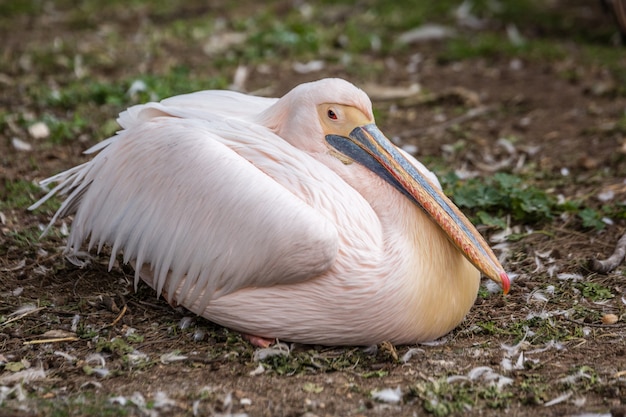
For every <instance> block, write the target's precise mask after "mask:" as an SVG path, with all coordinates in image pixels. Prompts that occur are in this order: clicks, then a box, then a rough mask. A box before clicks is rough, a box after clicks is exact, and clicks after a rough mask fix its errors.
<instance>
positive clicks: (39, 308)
mask: <svg viewBox="0 0 626 417" xmlns="http://www.w3.org/2000/svg"><path fill="white" fill-rule="evenodd" d="M44 308H45V307H37V308H34V309H32V310H28V311H27V312H25V313H22V314H20V315H19V316H16V317H11V318H10V319H8V320H7V321H5V322H4V323H2V324H0V325H1V326H6V325H7V324H9V323H12V322H14V321H18V320H20V319H23V318H24V317H26V316H28V315H29V314H33V313H36V312H38V311H41V310H43V309H44Z"/></svg>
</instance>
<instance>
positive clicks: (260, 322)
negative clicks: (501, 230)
mask: <svg viewBox="0 0 626 417" xmlns="http://www.w3.org/2000/svg"><path fill="white" fill-rule="evenodd" d="M118 122H119V124H120V125H121V126H122V128H123V130H122V131H120V132H119V133H118V134H117V135H116V136H114V137H111V138H109V139H107V140H105V141H103V142H101V143H99V144H97V145H95V146H94V147H92V148H91V149H89V150H88V151H87V153H93V152H96V151H99V153H98V154H97V155H96V156H95V157H94V158H93V159H92V160H90V161H89V162H86V163H84V164H82V165H79V166H76V167H74V168H72V169H69V170H67V171H65V172H62V173H60V174H58V175H56V176H53V177H51V178H49V179H47V180H45V181H44V182H43V184H44V185H45V184H50V183H59V184H58V185H57V186H56V187H55V188H54V189H52V191H50V192H49V193H48V194H47V195H46V196H45V197H43V198H42V199H41V200H40V201H39V202H37V203H36V204H34V205H33V206H32V207H31V208H35V207H37V206H38V205H40V204H42V203H43V202H44V201H45V200H47V199H48V198H50V197H51V196H52V195H54V194H57V193H58V194H61V195H67V198H66V199H65V201H64V202H63V204H62V205H61V207H60V208H59V210H58V211H57V213H56V214H55V215H54V217H53V218H52V220H51V222H50V224H53V223H54V222H55V221H56V220H57V219H58V218H60V217H64V216H67V215H70V214H74V219H73V222H72V226H71V233H70V235H69V237H68V242H67V246H66V249H65V253H66V254H68V255H76V254H77V253H78V251H79V250H80V248H81V246H82V245H83V243H84V241H85V240H88V245H87V246H88V248H89V249H92V248H93V247H97V249H98V251H100V250H101V249H102V247H103V245H105V244H108V245H110V247H111V258H110V264H109V268H110V267H111V266H112V265H113V263H114V260H115V258H116V256H117V254H118V253H123V261H124V262H125V263H127V262H131V263H132V265H133V267H134V268H135V271H136V272H135V286H137V283H138V281H139V279H140V278H141V279H142V280H143V281H145V282H146V283H147V284H148V285H150V286H151V287H152V288H154V289H155V290H156V292H157V296H158V295H160V294H163V295H164V296H165V297H166V299H167V301H168V302H169V303H170V304H178V305H182V306H184V307H186V308H187V309H189V310H191V311H193V312H194V313H196V314H198V315H201V316H203V317H205V318H207V319H209V320H211V321H213V322H215V323H218V324H221V325H223V326H226V327H229V328H231V329H234V330H237V331H239V332H242V333H244V334H248V335H255V336H258V337H259V338H258V339H255V340H257V341H258V340H261V341H265V340H271V339H274V338H277V339H280V340H285V341H292V342H301V343H310V344H324V345H369V344H375V343H380V342H383V341H389V342H392V343H395V344H407V343H415V342H420V341H427V340H432V339H436V338H438V337H440V336H442V335H444V334H446V333H447V332H449V331H450V330H452V329H453V328H454V327H455V326H457V325H458V324H459V323H460V322H461V321H462V320H463V318H464V317H465V315H466V314H467V312H468V311H469V309H470V307H471V306H472V304H473V303H474V301H475V298H476V294H477V291H478V286H479V281H480V272H479V271H482V272H483V273H484V274H485V275H486V276H487V277H488V278H490V279H492V280H493V281H495V282H497V283H499V284H500V285H501V286H502V288H503V290H504V292H505V293H506V292H508V290H509V286H510V281H509V278H508V276H507V275H506V273H505V272H504V270H503V268H502V266H501V265H500V263H499V262H498V260H497V259H496V257H495V256H494V254H493V252H492V251H491V249H490V248H489V246H488V245H487V243H486V242H485V241H484V240H483V238H482V237H481V236H480V234H479V233H478V232H477V231H476V229H475V228H474V227H473V226H472V224H471V223H470V222H469V220H468V219H467V218H466V217H465V216H464V215H463V214H462V213H461V212H460V211H459V210H458V208H457V207H456V206H455V205H454V204H453V203H452V202H451V201H450V200H449V199H448V198H447V197H446V196H445V195H444V194H443V192H442V191H441V186H440V185H439V182H438V180H437V178H436V177H435V175H434V174H433V173H431V172H430V171H428V170H427V169H426V168H425V167H424V166H423V165H422V164H421V163H420V162H418V161H417V160H415V159H414V158H413V157H412V156H410V155H409V154H407V153H406V152H403V151H402V150H401V149H399V148H397V147H396V146H394V145H393V144H392V143H391V142H390V141H389V140H388V139H387V138H386V137H385V136H384V135H383V134H382V132H381V131H380V130H379V129H378V128H377V126H376V125H375V124H374V116H373V113H372V104H371V101H370V99H369V98H368V96H367V95H366V94H365V93H364V92H363V91H362V90H360V89H358V88H357V87H355V86H354V85H352V84H351V83H349V82H347V81H344V80H341V79H323V80H320V81H316V82H311V83H306V84H301V85H299V86H297V87H295V88H294V89H293V90H291V91H290V92H289V93H287V94H286V95H285V96H284V97H282V98H280V99H275V98H261V97H254V96H249V95H244V94H240V93H236V92H231V91H200V92H196V93H192V94H186V95H181V96H175V97H171V98H168V99H165V100H163V101H161V102H159V103H148V104H144V105H137V106H133V107H130V108H129V109H128V110H126V111H124V112H122V113H121V114H120V116H119V119H118ZM48 227H50V226H48ZM259 343H260V344H262V342H259Z"/></svg>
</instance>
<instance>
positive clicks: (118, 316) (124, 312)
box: [100, 304, 127, 330]
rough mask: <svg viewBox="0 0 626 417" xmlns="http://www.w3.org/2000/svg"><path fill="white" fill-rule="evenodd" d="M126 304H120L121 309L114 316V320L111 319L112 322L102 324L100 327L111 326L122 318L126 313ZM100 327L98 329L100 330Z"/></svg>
mask: <svg viewBox="0 0 626 417" xmlns="http://www.w3.org/2000/svg"><path fill="white" fill-rule="evenodd" d="M126 310H127V308H126V304H124V305H123V306H122V311H120V314H118V315H117V317H116V318H115V320H113V322H112V323H111V324H107V325H106V326H104V327H103V328H102V329H106V328H107V327H113V326H115V325H116V324H117V323H118V322H119V321H120V320H122V317H123V316H124V314H126ZM102 329H100V330H102Z"/></svg>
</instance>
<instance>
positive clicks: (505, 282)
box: [500, 271, 511, 295]
mask: <svg viewBox="0 0 626 417" xmlns="http://www.w3.org/2000/svg"><path fill="white" fill-rule="evenodd" d="M500 282H501V285H502V292H503V293H504V294H505V295H506V294H508V293H509V290H510V289H511V279H510V278H509V276H508V275H507V274H506V272H504V271H501V272H500Z"/></svg>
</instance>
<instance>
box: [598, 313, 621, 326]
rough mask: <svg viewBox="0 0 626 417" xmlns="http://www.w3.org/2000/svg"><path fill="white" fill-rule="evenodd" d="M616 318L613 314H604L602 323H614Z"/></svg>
mask: <svg viewBox="0 0 626 417" xmlns="http://www.w3.org/2000/svg"><path fill="white" fill-rule="evenodd" d="M617 320H618V318H617V315H615V314H605V315H603V316H602V324H615V323H617Z"/></svg>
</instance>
